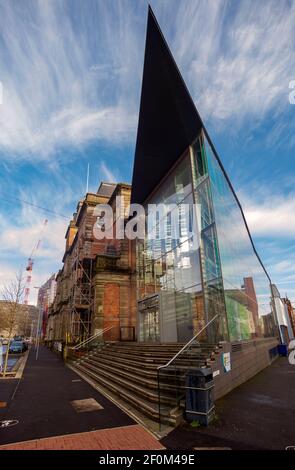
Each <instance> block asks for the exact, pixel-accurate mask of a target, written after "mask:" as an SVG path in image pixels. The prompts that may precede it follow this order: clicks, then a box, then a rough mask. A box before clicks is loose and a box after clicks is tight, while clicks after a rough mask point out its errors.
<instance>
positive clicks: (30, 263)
mask: <svg viewBox="0 0 295 470" xmlns="http://www.w3.org/2000/svg"><path fill="white" fill-rule="evenodd" d="M47 223H48V220H47V219H45V220H44V222H43V228H42V230H41V233H40V238H39V240H38V241H37V243H36V245H35V246H34V247H33V250H32V253H31V255H30V257H29V258H28V264H27V267H26V271H27V278H26V285H25V292H24V304H25V305H29V299H30V290H31V283H32V273H33V265H34V255H35V254H36V252H37V251H38V249H39V247H40V244H41V241H42V235H43V232H44V230H45V228H46V226H47Z"/></svg>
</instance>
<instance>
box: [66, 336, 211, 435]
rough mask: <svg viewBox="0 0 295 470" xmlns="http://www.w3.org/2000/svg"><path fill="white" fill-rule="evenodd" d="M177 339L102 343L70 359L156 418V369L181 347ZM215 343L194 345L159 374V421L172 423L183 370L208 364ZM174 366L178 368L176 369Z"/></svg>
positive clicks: (102, 385)
mask: <svg viewBox="0 0 295 470" xmlns="http://www.w3.org/2000/svg"><path fill="white" fill-rule="evenodd" d="M182 346H183V345H182V344H180V343H177V344H174V343H167V344H159V343H135V342H132V343H128V342H115V343H105V344H104V346H102V347H101V348H99V349H98V348H97V349H96V350H93V351H92V352H91V353H88V354H87V355H86V356H84V357H81V358H79V359H76V360H73V361H72V363H71V366H72V367H73V368H74V369H75V370H76V371H77V372H78V373H79V374H80V375H82V376H84V377H86V378H87V377H88V378H90V379H91V380H92V381H94V382H95V383H96V384H98V385H99V387H100V388H101V389H102V391H103V390H106V391H109V392H111V393H112V394H113V396H115V397H117V398H118V399H120V400H121V401H122V400H123V402H126V403H127V404H129V405H131V406H132V407H133V408H135V409H137V410H139V411H140V413H143V414H144V415H146V416H147V417H148V418H150V419H152V420H158V419H159V393H158V372H157V369H158V367H159V366H161V365H163V364H166V363H167V362H168V361H169V360H170V359H171V358H172V357H173V356H174V355H175V354H176V353H177V352H178V351H179V350H180V349H181V347H182ZM218 350H219V348H218V346H216V345H210V344H207V345H202V346H199V345H197V346H194V347H193V348H192V349H191V350H190V351H189V352H188V353H183V354H181V358H180V359H178V360H177V361H176V363H175V367H173V368H171V369H165V370H163V369H162V370H161V374H160V389H161V395H160V402H161V406H160V413H161V422H162V423H166V424H170V425H173V426H175V425H176V424H177V423H178V422H179V421H180V420H181V419H182V414H183V410H182V409H181V406H180V405H181V403H180V400H179V393H178V394H177V396H176V390H177V392H179V390H181V389H182V388H183V386H184V380H185V374H186V372H187V370H188V369H189V368H191V367H201V368H202V367H210V364H211V363H212V361H214V359H215V356H216V354H218ZM176 369H177V370H176Z"/></svg>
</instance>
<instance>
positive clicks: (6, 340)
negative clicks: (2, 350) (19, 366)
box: [2, 338, 8, 346]
mask: <svg viewBox="0 0 295 470" xmlns="http://www.w3.org/2000/svg"><path fill="white" fill-rule="evenodd" d="M2 344H3V346H5V345H7V344H8V339H7V338H4V339H3V340H2Z"/></svg>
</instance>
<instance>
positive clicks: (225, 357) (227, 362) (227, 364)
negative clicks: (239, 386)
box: [222, 352, 231, 372]
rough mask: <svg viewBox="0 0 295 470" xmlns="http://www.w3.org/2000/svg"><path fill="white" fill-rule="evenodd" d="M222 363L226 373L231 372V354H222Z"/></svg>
mask: <svg viewBox="0 0 295 470" xmlns="http://www.w3.org/2000/svg"><path fill="white" fill-rule="evenodd" d="M222 363H223V369H224V372H229V371H230V370H231V357H230V352H226V353H223V354H222Z"/></svg>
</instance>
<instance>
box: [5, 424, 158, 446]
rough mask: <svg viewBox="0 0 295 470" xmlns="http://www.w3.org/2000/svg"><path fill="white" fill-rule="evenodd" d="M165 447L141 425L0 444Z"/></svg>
mask: <svg viewBox="0 0 295 470" xmlns="http://www.w3.org/2000/svg"><path fill="white" fill-rule="evenodd" d="M163 449H165V447H163V446H162V444H160V442H159V441H158V440H157V439H156V438H155V437H154V436H153V435H152V434H150V433H149V432H148V431H146V430H145V429H144V428H143V427H142V426H140V425H138V424H136V425H133V426H124V427H120V428H112V429H102V430H99V431H91V432H83V433H78V434H69V435H65V436H56V437H48V438H46V439H36V440H33V441H25V442H16V443H14V444H6V445H3V446H0V450H163Z"/></svg>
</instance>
